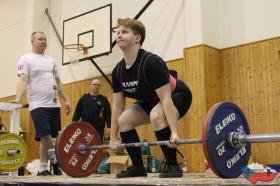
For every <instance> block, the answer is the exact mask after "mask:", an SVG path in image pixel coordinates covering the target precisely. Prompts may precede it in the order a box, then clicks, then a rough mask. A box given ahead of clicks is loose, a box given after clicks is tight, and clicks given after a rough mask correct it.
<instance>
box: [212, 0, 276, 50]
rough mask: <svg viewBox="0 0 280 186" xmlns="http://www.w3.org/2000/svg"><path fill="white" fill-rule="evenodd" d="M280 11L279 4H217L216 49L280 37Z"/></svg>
mask: <svg viewBox="0 0 280 186" xmlns="http://www.w3.org/2000/svg"><path fill="white" fill-rule="evenodd" d="M279 7H280V1H279V0H218V11H219V13H218V14H219V15H218V20H219V21H218V23H219V44H218V46H217V47H218V48H226V47H231V46H236V45H240V44H244V43H249V42H254V41H258V40H262V39H267V38H272V37H276V36H280V21H279V17H280V11H279Z"/></svg>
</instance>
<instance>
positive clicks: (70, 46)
mask: <svg viewBox="0 0 280 186" xmlns="http://www.w3.org/2000/svg"><path fill="white" fill-rule="evenodd" d="M63 48H64V49H65V50H68V51H69V50H73V49H74V50H77V51H83V54H84V55H86V54H88V48H87V47H85V45H83V44H77V43H74V44H68V45H64V47H63Z"/></svg>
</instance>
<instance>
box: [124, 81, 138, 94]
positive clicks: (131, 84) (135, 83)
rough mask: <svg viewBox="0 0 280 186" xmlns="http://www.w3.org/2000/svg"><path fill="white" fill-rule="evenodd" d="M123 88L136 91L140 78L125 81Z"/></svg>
mask: <svg viewBox="0 0 280 186" xmlns="http://www.w3.org/2000/svg"><path fill="white" fill-rule="evenodd" d="M122 86H123V90H124V91H125V92H128V93H135V92H136V87H137V86H138V80H137V81H129V82H123V83H122Z"/></svg>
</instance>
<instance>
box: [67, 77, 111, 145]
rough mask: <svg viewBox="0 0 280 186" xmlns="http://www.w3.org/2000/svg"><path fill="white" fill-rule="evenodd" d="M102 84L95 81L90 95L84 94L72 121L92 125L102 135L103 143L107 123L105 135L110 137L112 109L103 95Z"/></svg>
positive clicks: (92, 83)
mask: <svg viewBox="0 0 280 186" xmlns="http://www.w3.org/2000/svg"><path fill="white" fill-rule="evenodd" d="M100 89H101V84H100V81H99V80H98V79H94V80H92V82H91V85H90V93H87V94H84V95H83V96H82V97H81V98H80V99H79V101H78V103H77V106H76V110H75V113H74V115H73V118H72V121H73V122H74V121H79V119H80V118H81V120H82V121H85V122H88V123H90V124H92V126H93V127H94V128H95V129H96V130H97V132H98V133H99V135H100V138H101V141H102V140H103V137H104V129H105V123H106V125H107V128H106V131H105V134H106V135H109V133H110V128H111V107H110V103H109V101H108V100H107V97H106V96H103V95H101V94H100V93H99V92H100Z"/></svg>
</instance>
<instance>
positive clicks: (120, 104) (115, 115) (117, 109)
mask: <svg viewBox="0 0 280 186" xmlns="http://www.w3.org/2000/svg"><path fill="white" fill-rule="evenodd" d="M124 106H125V96H124V95H123V93H122V92H118V93H113V106H112V119H111V135H110V147H111V148H112V149H116V148H117V145H118V144H119V143H120V141H119V140H118V130H119V124H118V119H119V117H120V115H121V114H122V112H123V111H124Z"/></svg>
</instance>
